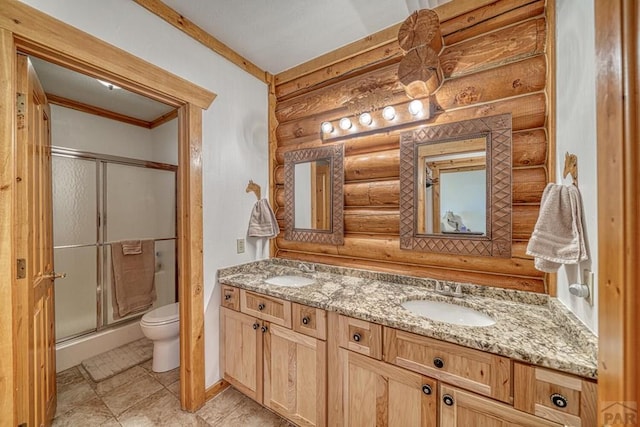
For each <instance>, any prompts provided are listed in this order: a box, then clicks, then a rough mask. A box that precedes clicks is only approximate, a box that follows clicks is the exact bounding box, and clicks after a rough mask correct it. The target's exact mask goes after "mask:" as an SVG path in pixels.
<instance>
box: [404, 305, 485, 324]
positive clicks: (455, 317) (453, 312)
mask: <svg viewBox="0 0 640 427" xmlns="http://www.w3.org/2000/svg"><path fill="white" fill-rule="evenodd" d="M402 307H404V308H405V309H407V310H409V311H411V312H412V313H414V314H417V315H418V316H422V317H426V318H428V319H431V320H436V321H438V322H446V323H451V324H454V325H462V326H491V325H493V324H494V323H496V321H495V320H493V319H492V318H491V317H489V316H487V315H486V314H484V313H481V312H479V311H476V310H474V309H472V308H469V307H463V306H461V305H457V304H449V303H447V302H439V301H427V300H412V301H406V302H404V303H402Z"/></svg>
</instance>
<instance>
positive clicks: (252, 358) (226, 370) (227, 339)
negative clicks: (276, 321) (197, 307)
mask: <svg viewBox="0 0 640 427" xmlns="http://www.w3.org/2000/svg"><path fill="white" fill-rule="evenodd" d="M264 326H265V325H264V324H262V323H261V322H260V321H259V320H257V319H255V318H254V317H251V316H247V315H246V314H243V313H238V312H237V311H233V310H229V309H228V308H225V307H220V335H221V336H220V370H221V372H222V377H223V378H224V379H225V380H226V381H228V382H229V384H231V385H232V386H234V387H235V388H236V389H238V390H239V391H240V392H242V393H244V394H246V395H247V396H249V397H250V398H252V399H253V400H255V401H257V402H260V403H261V402H262V335H263V334H262V332H261V329H262V327H264Z"/></svg>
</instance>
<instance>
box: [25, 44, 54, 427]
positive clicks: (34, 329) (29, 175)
mask: <svg viewBox="0 0 640 427" xmlns="http://www.w3.org/2000/svg"><path fill="white" fill-rule="evenodd" d="M17 84H18V107H17V110H18V111H17V112H18V117H17V130H16V136H17V147H16V159H17V161H16V166H17V184H18V185H17V186H16V188H17V190H16V195H17V203H16V209H17V211H16V226H17V230H18V233H17V240H16V258H17V259H18V261H17V264H18V283H17V284H16V287H17V288H20V290H19V291H18V295H20V296H21V297H23V298H21V299H20V304H19V308H18V313H19V318H20V319H23V320H24V321H25V324H28V327H26V328H22V325H20V326H19V327H18V330H17V331H16V334H17V336H18V339H20V338H24V339H25V340H26V341H21V342H19V343H18V347H20V348H18V349H17V355H18V357H17V358H16V362H17V372H18V375H20V378H21V381H20V383H21V385H20V391H19V396H21V398H19V399H18V400H19V402H20V403H19V405H22V408H25V412H28V418H29V425H33V426H40V425H49V424H50V423H51V420H52V419H53V416H54V415H55V411H56V363H55V329H54V326H55V323H54V288H53V285H54V279H55V278H57V277H58V276H57V275H56V274H55V273H54V270H53V234H52V202H51V192H52V190H51V138H50V121H49V119H50V113H49V106H48V104H47V98H46V96H45V93H44V91H43V89H42V86H41V85H40V82H39V81H38V77H37V76H36V73H35V71H34V69H33V66H32V65H31V63H30V62H29V59H28V58H27V57H26V56H24V55H20V54H19V55H18V58H17ZM25 301H28V303H26V304H24V302H25ZM19 323H22V322H19ZM27 343H28V344H27ZM27 345H28V347H27ZM25 380H26V381H27V382H26V383H25V382H24V381H25ZM26 384H28V386H27V385H26ZM21 399H22V400H21ZM25 399H27V401H26V402H25ZM26 408H28V409H26Z"/></svg>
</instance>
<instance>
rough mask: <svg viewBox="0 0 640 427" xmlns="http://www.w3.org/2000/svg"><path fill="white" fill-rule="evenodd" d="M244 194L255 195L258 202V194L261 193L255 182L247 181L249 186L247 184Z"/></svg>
mask: <svg viewBox="0 0 640 427" xmlns="http://www.w3.org/2000/svg"><path fill="white" fill-rule="evenodd" d="M244 191H245V192H247V193H249V192H252V191H253V193H254V194H255V195H256V197H257V198H258V200H260V194H261V192H262V190H260V186H259V185H258V184H256V183H255V182H253V180H251V179H250V180H249V184H247V188H246V189H245V190H244Z"/></svg>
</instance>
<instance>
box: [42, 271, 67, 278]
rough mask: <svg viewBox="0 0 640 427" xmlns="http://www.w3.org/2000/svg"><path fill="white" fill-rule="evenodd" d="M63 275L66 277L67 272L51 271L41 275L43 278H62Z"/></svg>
mask: <svg viewBox="0 0 640 427" xmlns="http://www.w3.org/2000/svg"><path fill="white" fill-rule="evenodd" d="M65 277H67V273H56V272H55V271H52V272H51V273H45V274H43V275H42V278H43V279H53V280H56V279H64V278H65Z"/></svg>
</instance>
